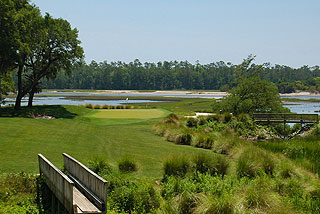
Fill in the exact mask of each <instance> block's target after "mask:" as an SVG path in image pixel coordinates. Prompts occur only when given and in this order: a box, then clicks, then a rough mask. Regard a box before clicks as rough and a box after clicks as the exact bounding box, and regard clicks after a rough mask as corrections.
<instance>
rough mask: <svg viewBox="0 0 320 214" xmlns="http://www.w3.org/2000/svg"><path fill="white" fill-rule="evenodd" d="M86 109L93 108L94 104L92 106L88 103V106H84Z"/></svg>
mask: <svg viewBox="0 0 320 214" xmlns="http://www.w3.org/2000/svg"><path fill="white" fill-rule="evenodd" d="M84 107H86V108H93V106H92V104H90V103H86V104H85V105H84Z"/></svg>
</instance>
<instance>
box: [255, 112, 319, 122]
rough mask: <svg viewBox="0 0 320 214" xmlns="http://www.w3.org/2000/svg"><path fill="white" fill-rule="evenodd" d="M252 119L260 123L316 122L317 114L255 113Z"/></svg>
mask: <svg viewBox="0 0 320 214" xmlns="http://www.w3.org/2000/svg"><path fill="white" fill-rule="evenodd" d="M253 119H254V121H256V122H262V123H301V124H304V123H317V122H318V120H319V119H318V114H292V113H255V114H253Z"/></svg>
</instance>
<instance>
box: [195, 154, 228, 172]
mask: <svg viewBox="0 0 320 214" xmlns="http://www.w3.org/2000/svg"><path fill="white" fill-rule="evenodd" d="M193 163H194V164H195V170H196V171H198V172H200V173H206V172H209V173H210V174H211V175H217V174H219V175H222V176H224V175H225V174H226V173H227V170H228V168H229V161H228V159H227V158H225V157H223V156H221V155H206V154H199V155H196V156H194V158H193Z"/></svg>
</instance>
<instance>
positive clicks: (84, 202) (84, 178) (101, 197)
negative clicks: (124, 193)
mask: <svg viewBox="0 0 320 214" xmlns="http://www.w3.org/2000/svg"><path fill="white" fill-rule="evenodd" d="M38 159H39V169H40V174H41V175H42V176H43V177H44V180H45V183H46V184H47V185H48V187H49V189H50V190H51V191H52V193H53V194H54V196H55V197H53V198H57V199H58V200H59V202H60V203H61V204H62V205H63V206H64V208H65V210H67V212H68V213H70V214H73V213H91V214H92V213H106V204H107V181H105V180H104V179H103V178H101V177H100V176H98V175H97V174H96V173H94V172H92V171H91V170H90V169H88V168H87V167H86V166H84V165H83V164H82V163H80V162H79V161H77V160H76V159H74V158H73V157H71V156H69V155H67V154H65V153H63V159H64V167H65V173H63V172H61V171H60V170H59V169H58V168H57V167H55V166H54V165H53V164H52V163H51V162H50V161H48V160H47V159H46V158H45V157H44V156H43V155H41V154H39V155H38ZM53 200H54V199H53ZM60 203H57V204H58V206H57V207H55V204H56V203H55V202H54V201H53V202H52V204H53V207H52V213H60V210H61V208H60Z"/></svg>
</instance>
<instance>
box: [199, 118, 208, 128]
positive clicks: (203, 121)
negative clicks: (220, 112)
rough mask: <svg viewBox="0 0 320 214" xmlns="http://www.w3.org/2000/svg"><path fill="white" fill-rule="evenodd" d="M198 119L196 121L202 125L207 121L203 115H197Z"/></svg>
mask: <svg viewBox="0 0 320 214" xmlns="http://www.w3.org/2000/svg"><path fill="white" fill-rule="evenodd" d="M198 120H199V122H198V123H199V126H203V125H205V124H206V123H207V118H206V117H205V116H201V117H199V118H198Z"/></svg>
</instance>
